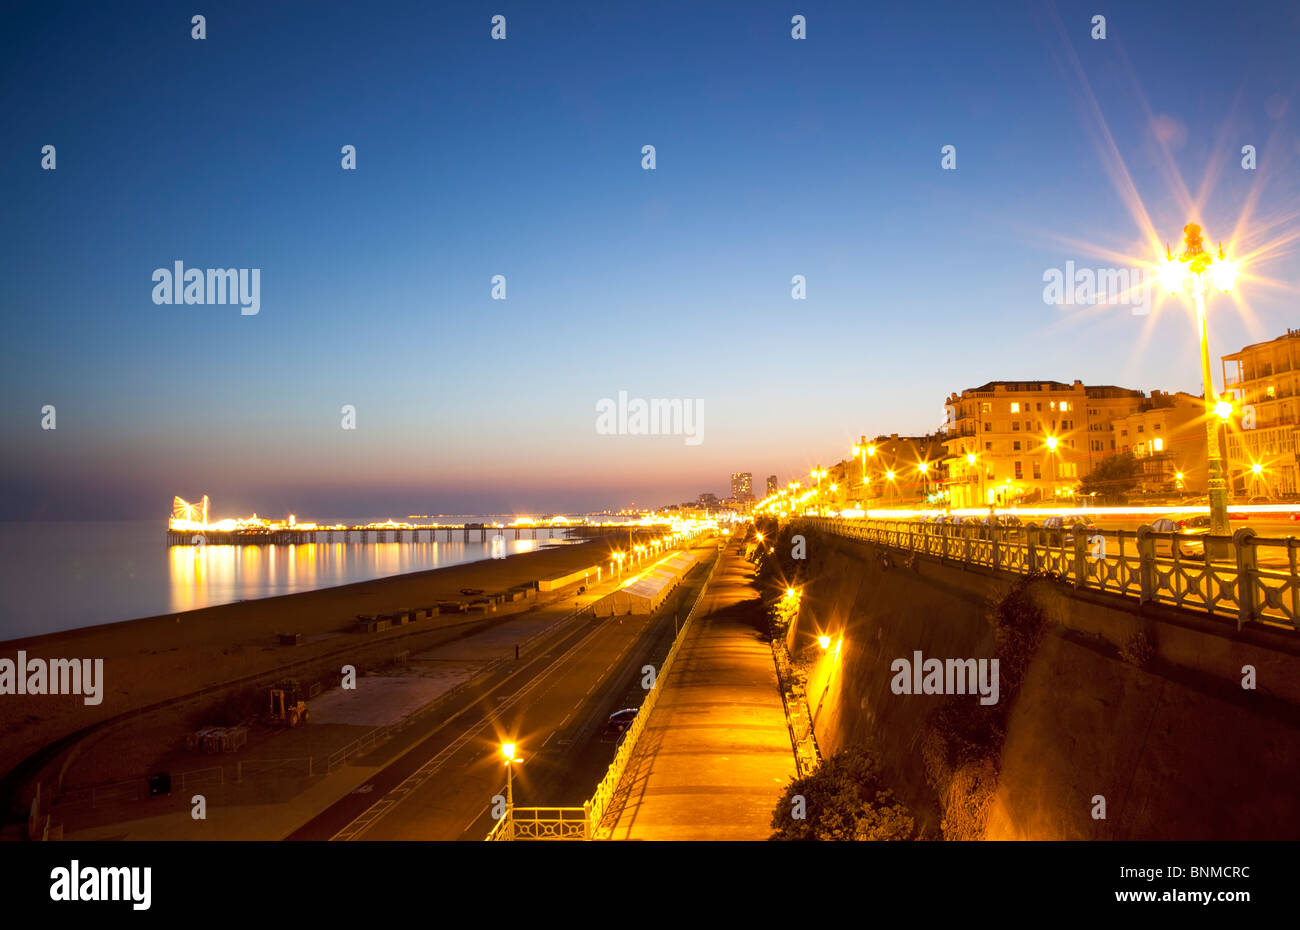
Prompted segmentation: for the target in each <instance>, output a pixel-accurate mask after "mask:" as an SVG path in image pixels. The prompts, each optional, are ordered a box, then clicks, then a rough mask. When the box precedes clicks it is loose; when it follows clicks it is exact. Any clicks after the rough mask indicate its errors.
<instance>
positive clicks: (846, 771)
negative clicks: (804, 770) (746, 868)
mask: <svg viewBox="0 0 1300 930" xmlns="http://www.w3.org/2000/svg"><path fill="white" fill-rule="evenodd" d="M799 796H802V797H803V801H804V814H805V815H806V816H805V817H804V818H803V819H796V818H795V817H794V813H795V799H796V798H797V797H799ZM772 828H773V829H774V830H775V831H776V832H775V833H773V834H772V835H771V836H770V837H769V839H772V840H910V839H914V838H915V837H916V822H915V820H914V819H913V817H912V814H911V811H909V810H908V809H907V807H906V806H905V805H904V804H903V803H902V802H901V801H899V800H898V799H897V798H896V797H895V796H894V793H893V792H892V791H890V790H889V789H888V788H886V787H885V786H884V785H883V784H882V783H881V776H880V758H879V756H878V755H877V754H876V753H875V752H874V751H873V750H870V749H866V748H864V747H861V746H851V747H848V748H846V749H841V750H840V751H839V752H837V753H835V754H834V755H833V756H831V757H830V758H828V759H826V760H825V761H824V762H823V763H822V764H821V767H820V768H818V769H817V771H815V772H813V773H812V774H811V775H806V776H804V777H803V778H796V779H794V780H792V781H791V782H790V784H789V785H788V786H787V787H786V789H785V793H784V794H783V795H782V796H781V800H779V801H778V802H777V805H776V810H775V811H773V813H772Z"/></svg>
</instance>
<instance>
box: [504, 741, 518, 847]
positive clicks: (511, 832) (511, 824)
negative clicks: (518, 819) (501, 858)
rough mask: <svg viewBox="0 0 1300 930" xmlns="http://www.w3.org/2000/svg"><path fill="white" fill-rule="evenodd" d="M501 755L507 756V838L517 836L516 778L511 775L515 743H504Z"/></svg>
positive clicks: (510, 838)
mask: <svg viewBox="0 0 1300 930" xmlns="http://www.w3.org/2000/svg"><path fill="white" fill-rule="evenodd" d="M501 755H503V756H505V757H506V839H509V840H513V839H514V838H515V792H514V778H513V776H512V775H511V772H512V770H513V768H514V767H513V766H512V765H511V764H510V763H512V762H514V761H515V744H514V743H502V744H501Z"/></svg>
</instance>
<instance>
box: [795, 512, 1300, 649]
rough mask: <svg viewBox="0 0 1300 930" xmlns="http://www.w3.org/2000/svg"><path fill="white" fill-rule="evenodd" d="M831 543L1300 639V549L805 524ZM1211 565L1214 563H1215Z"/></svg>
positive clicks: (1250, 534)
mask: <svg viewBox="0 0 1300 930" xmlns="http://www.w3.org/2000/svg"><path fill="white" fill-rule="evenodd" d="M802 519H803V520H805V521H806V522H807V523H808V524H809V525H811V526H813V527H815V528H817V529H820V530H822V531H824V532H827V533H832V534H834V535H837V536H843V537H846V538H849V539H858V540H862V541H865V542H872V543H877V544H879V545H883V546H887V547H889V548H892V549H899V550H902V551H904V552H913V553H919V554H922V555H927V556H931V557H934V558H938V559H940V560H941V561H950V562H957V563H959V564H962V565H969V566H976V567H982V568H986V569H988V570H990V571H993V572H1007V573H1011V574H1022V575H1025V574H1031V573H1034V572H1045V573H1053V574H1055V575H1057V576H1059V577H1060V578H1061V580H1063V581H1065V582H1067V583H1069V584H1072V585H1074V587H1076V588H1086V589H1089V590H1094V591H1104V592H1109V593H1112V594H1120V595H1124V596H1126V597H1134V598H1137V599H1138V600H1139V601H1140V602H1142V603H1156V604H1167V605H1169V606H1172V607H1180V608H1184V609H1187V610H1195V611H1199V612H1203V613H1206V614H1209V615H1210V616H1213V617H1218V618H1223V619H1229V620H1234V621H1235V622H1236V625H1237V629H1239V630H1240V629H1242V628H1243V627H1245V626H1246V625H1247V624H1251V625H1259V626H1264V627H1271V628H1275V629H1283V630H1287V631H1289V632H1296V631H1297V628H1298V627H1297V621H1298V620H1300V574H1298V573H1297V563H1298V561H1300V539H1297V538H1296V537H1294V536H1288V537H1286V538H1284V539H1277V538H1266V537H1261V536H1258V535H1256V533H1255V531H1254V530H1253V529H1250V528H1249V527H1243V528H1242V529H1239V530H1237V531H1236V532H1235V533H1234V534H1233V535H1232V536H1209V535H1200V534H1193V533H1182V532H1163V533H1162V532H1157V531H1155V530H1153V529H1151V527H1149V526H1143V527H1139V528H1138V529H1137V530H1114V529H1087V528H1086V527H1085V526H1083V525H1082V524H1076V525H1075V526H1066V527H1057V528H1049V527H1042V526H1037V525H1035V524H1032V523H1031V524H1028V525H1025V526H987V525H983V524H980V523H969V522H963V523H927V522H923V521H919V520H872V519H847V518H840V517H804V518H802ZM1207 555H1208V556H1209V557H1208V558H1207Z"/></svg>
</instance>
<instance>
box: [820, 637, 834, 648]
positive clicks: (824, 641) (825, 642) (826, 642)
mask: <svg viewBox="0 0 1300 930" xmlns="http://www.w3.org/2000/svg"><path fill="white" fill-rule="evenodd" d="M817 642H818V643H819V644H820V645H821V647H822V648H823V649H829V648H831V638H830V637H829V636H818V637H817Z"/></svg>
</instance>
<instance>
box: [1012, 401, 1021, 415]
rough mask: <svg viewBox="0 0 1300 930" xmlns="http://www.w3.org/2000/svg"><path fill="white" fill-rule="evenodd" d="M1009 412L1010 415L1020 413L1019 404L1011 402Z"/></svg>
mask: <svg viewBox="0 0 1300 930" xmlns="http://www.w3.org/2000/svg"><path fill="white" fill-rule="evenodd" d="M1011 412H1012V413H1019V412H1020V404H1019V403H1018V402H1016V401H1012V402H1011Z"/></svg>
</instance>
